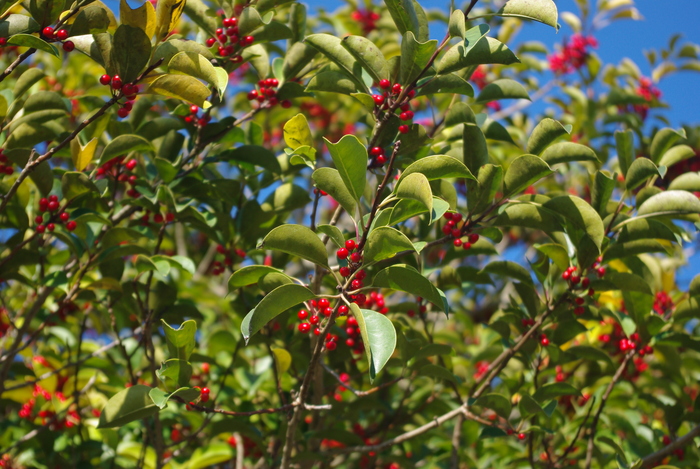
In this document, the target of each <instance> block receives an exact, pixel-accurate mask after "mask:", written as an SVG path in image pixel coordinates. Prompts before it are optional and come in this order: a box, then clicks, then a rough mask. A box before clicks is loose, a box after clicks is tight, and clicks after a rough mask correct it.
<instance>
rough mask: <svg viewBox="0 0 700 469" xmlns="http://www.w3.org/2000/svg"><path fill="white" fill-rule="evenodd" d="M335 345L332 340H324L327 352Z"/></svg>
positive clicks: (333, 348)
mask: <svg viewBox="0 0 700 469" xmlns="http://www.w3.org/2000/svg"><path fill="white" fill-rule="evenodd" d="M337 346H338V344H337V343H336V342H335V341H334V340H330V341H328V342H326V349H327V350H328V351H329V352H332V351H333V350H335V349H336V347H337Z"/></svg>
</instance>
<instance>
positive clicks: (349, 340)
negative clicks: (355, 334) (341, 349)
mask: <svg viewBox="0 0 700 469" xmlns="http://www.w3.org/2000/svg"><path fill="white" fill-rule="evenodd" d="M345 345H347V346H348V347H350V348H352V347H354V346H355V339H353V338H351V337H348V338H347V339H345Z"/></svg>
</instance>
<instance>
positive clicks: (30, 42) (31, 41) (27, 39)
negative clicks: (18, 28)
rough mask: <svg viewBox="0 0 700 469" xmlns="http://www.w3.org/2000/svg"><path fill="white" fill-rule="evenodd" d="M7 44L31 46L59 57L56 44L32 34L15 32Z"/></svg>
mask: <svg viewBox="0 0 700 469" xmlns="http://www.w3.org/2000/svg"><path fill="white" fill-rule="evenodd" d="M7 44H8V45H11V46H20V47H31V48H34V49H37V50H42V51H44V52H48V53H49V54H51V55H53V56H55V57H58V49H56V46H54V45H53V44H49V43H48V42H46V41H44V40H43V39H40V38H38V37H36V36H32V35H31V34H15V35H14V36H11V37H10V38H9V39H8V40H7Z"/></svg>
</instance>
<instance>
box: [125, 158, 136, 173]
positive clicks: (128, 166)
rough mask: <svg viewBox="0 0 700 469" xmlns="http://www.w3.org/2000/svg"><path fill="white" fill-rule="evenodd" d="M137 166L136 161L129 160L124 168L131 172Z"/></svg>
mask: <svg viewBox="0 0 700 469" xmlns="http://www.w3.org/2000/svg"><path fill="white" fill-rule="evenodd" d="M137 164H138V161H136V160H129V161H127V162H126V165H125V166H126V169H128V170H129V171H133V170H134V168H135V167H136V165H137Z"/></svg>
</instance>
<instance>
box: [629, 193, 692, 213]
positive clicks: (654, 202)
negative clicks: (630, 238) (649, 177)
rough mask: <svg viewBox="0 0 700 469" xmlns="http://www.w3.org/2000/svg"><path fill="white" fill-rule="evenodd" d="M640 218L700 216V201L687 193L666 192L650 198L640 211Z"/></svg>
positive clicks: (638, 211)
mask: <svg viewBox="0 0 700 469" xmlns="http://www.w3.org/2000/svg"><path fill="white" fill-rule="evenodd" d="M637 214H638V215H640V216H647V217H650V216H670V217H677V216H679V215H698V214H700V200H698V198H697V197H695V196H694V195H693V194H691V193H690V192H686V191H671V190H669V191H664V192H661V193H659V194H656V195H652V196H651V197H649V198H648V199H647V200H646V201H645V202H644V203H643V204H642V205H641V206H640V207H639V208H638V209H637Z"/></svg>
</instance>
